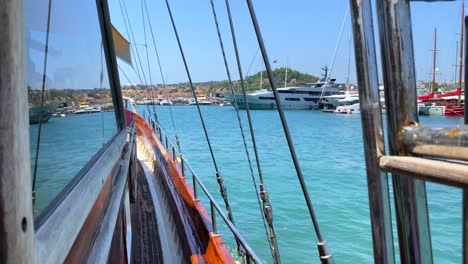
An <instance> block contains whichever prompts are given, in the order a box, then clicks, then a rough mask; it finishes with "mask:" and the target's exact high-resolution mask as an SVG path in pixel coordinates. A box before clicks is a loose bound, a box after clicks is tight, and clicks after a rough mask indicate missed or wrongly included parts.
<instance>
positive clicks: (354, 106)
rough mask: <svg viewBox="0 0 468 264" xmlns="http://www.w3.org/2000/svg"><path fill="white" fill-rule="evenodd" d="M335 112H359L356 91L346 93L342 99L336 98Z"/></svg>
mask: <svg viewBox="0 0 468 264" xmlns="http://www.w3.org/2000/svg"><path fill="white" fill-rule="evenodd" d="M337 102H338V105H337V106H336V109H335V111H334V112H335V113H338V114H360V113H361V107H360V105H359V96H358V94H357V93H348V92H346V96H345V98H343V99H339V100H337Z"/></svg>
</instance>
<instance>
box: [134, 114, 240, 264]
mask: <svg viewBox="0 0 468 264" xmlns="http://www.w3.org/2000/svg"><path fill="white" fill-rule="evenodd" d="M126 114H127V115H128V112H127V113H126ZM133 119H134V120H135V125H136V128H137V131H136V132H137V140H140V139H144V140H145V141H146V142H147V144H149V147H150V148H151V150H152V151H153V152H154V155H155V157H156V158H155V159H156V163H157V165H156V166H160V167H161V169H162V170H163V172H165V173H162V174H161V176H162V177H163V178H165V183H166V189H167V190H168V191H169V192H170V194H171V196H172V198H173V199H172V200H173V202H174V204H172V205H171V206H172V207H173V209H174V211H175V212H176V215H177V217H178V218H179V219H180V221H179V222H180V223H181V224H182V227H181V230H180V232H182V233H183V234H182V237H184V240H185V241H184V242H185V243H187V248H188V250H189V251H190V252H189V254H190V259H191V262H192V263H234V260H233V258H232V256H231V254H230V252H229V250H228V249H227V247H226V245H225V243H224V241H223V240H222V238H221V237H220V236H218V235H214V234H213V233H212V231H213V229H212V224H211V219H210V216H209V215H208V213H207V211H206V210H205V208H204V207H203V204H202V203H201V202H200V201H197V200H196V199H195V198H194V193H193V189H192V188H191V184H190V183H189V182H188V181H187V180H186V179H185V178H184V177H182V171H181V169H180V167H179V165H178V163H177V161H176V160H175V159H174V157H173V156H172V153H171V152H170V151H169V150H167V149H166V148H165V147H164V146H163V144H162V143H161V142H160V141H159V138H158V136H157V135H156V133H155V132H154V131H153V130H152V128H151V127H150V125H149V124H148V123H147V122H146V120H145V119H143V118H142V117H141V116H139V115H138V114H134V117H133ZM127 120H128V119H127Z"/></svg>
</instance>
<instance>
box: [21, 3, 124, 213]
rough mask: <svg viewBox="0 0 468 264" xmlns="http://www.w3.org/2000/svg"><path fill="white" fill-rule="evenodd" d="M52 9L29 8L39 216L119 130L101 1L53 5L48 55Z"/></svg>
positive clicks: (33, 146) (27, 27)
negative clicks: (103, 37)
mask: <svg viewBox="0 0 468 264" xmlns="http://www.w3.org/2000/svg"><path fill="white" fill-rule="evenodd" d="M48 3H49V1H48V0H26V1H25V38H26V56H27V76H26V80H27V87H25V89H28V95H29V117H30V140H31V168H32V172H33V173H34V166H35V160H36V152H37V148H38V144H37V143H38V138H39V136H38V135H39V127H40V126H41V135H40V141H39V142H40V143H39V151H38V153H39V155H38V156H37V157H38V162H37V175H36V184H35V186H36V187H35V192H36V200H35V206H34V208H35V212H36V215H37V214H38V213H40V212H41V211H42V210H43V209H44V208H45V207H46V206H47V205H48V204H50V202H51V201H52V200H53V199H54V198H55V197H56V196H57V194H58V193H60V192H61V191H62V190H63V189H64V187H65V186H66V185H67V184H68V183H69V182H70V181H71V180H72V179H73V178H74V176H75V175H77V173H79V171H80V170H81V169H82V168H83V167H84V166H85V164H86V163H87V162H88V161H89V160H90V159H91V158H92V157H93V156H94V155H95V154H96V153H97V151H98V150H99V149H101V148H102V146H103V145H104V144H105V143H107V142H108V141H109V139H110V138H111V137H112V136H113V135H114V134H115V133H116V131H117V129H116V122H115V115H114V113H112V111H113V106H112V97H111V93H110V90H109V80H108V74H107V65H106V62H105V58H104V53H103V44H102V40H101V32H100V25H99V19H98V14H97V8H96V1H94V0H83V1H52V7H51V12H50V30H49V32H50V33H49V34H50V35H49V44H48V52H47V53H46V52H45V50H46V35H47V17H48ZM46 57H47V66H46V70H45V73H44V59H45V58H46ZM44 75H45V78H43V76H44ZM44 80H45V82H44V84H45V85H44V87H45V90H44V93H42V87H43V81H44ZM41 104H42V107H41ZM39 123H41V124H39Z"/></svg>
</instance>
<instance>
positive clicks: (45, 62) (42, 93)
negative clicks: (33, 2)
mask: <svg viewBox="0 0 468 264" xmlns="http://www.w3.org/2000/svg"><path fill="white" fill-rule="evenodd" d="M51 13H52V0H49V6H48V9H47V28H46V39H45V47H44V67H43V75H42V87H41V108H40V113H39V128H38V131H37V142H36V157H35V159H34V173H33V182H32V196H33V204H34V202H35V199H36V178H37V166H38V161H39V149H40V145H41V133H42V114H43V113H42V111H43V109H44V95H45V85H46V74H47V58H48V56H47V55H48V53H49V35H50V17H51Z"/></svg>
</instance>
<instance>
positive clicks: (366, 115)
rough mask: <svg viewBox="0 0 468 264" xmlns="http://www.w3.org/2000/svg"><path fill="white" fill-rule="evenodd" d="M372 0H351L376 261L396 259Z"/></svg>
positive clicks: (389, 261) (392, 260) (392, 261)
mask: <svg viewBox="0 0 468 264" xmlns="http://www.w3.org/2000/svg"><path fill="white" fill-rule="evenodd" d="M371 2H372V1H371V0H363V1H356V0H350V11H351V12H350V13H351V23H352V29H353V35H354V50H355V61H356V75H357V81H358V87H359V101H360V108H361V125H362V133H363V145H364V153H365V162H366V174H367V189H368V197H369V208H370V222H371V230H372V240H373V249H374V262H375V263H395V255H394V247H393V233H392V218H391V209H390V194H389V188H388V177H387V174H386V173H385V172H382V171H381V169H380V166H379V157H380V156H382V155H384V154H385V144H384V137H383V125H382V123H383V122H382V113H381V109H380V94H379V80H378V66H377V54H376V48H375V37H374V27H373V23H372V21H373V18H372V6H371Z"/></svg>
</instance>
